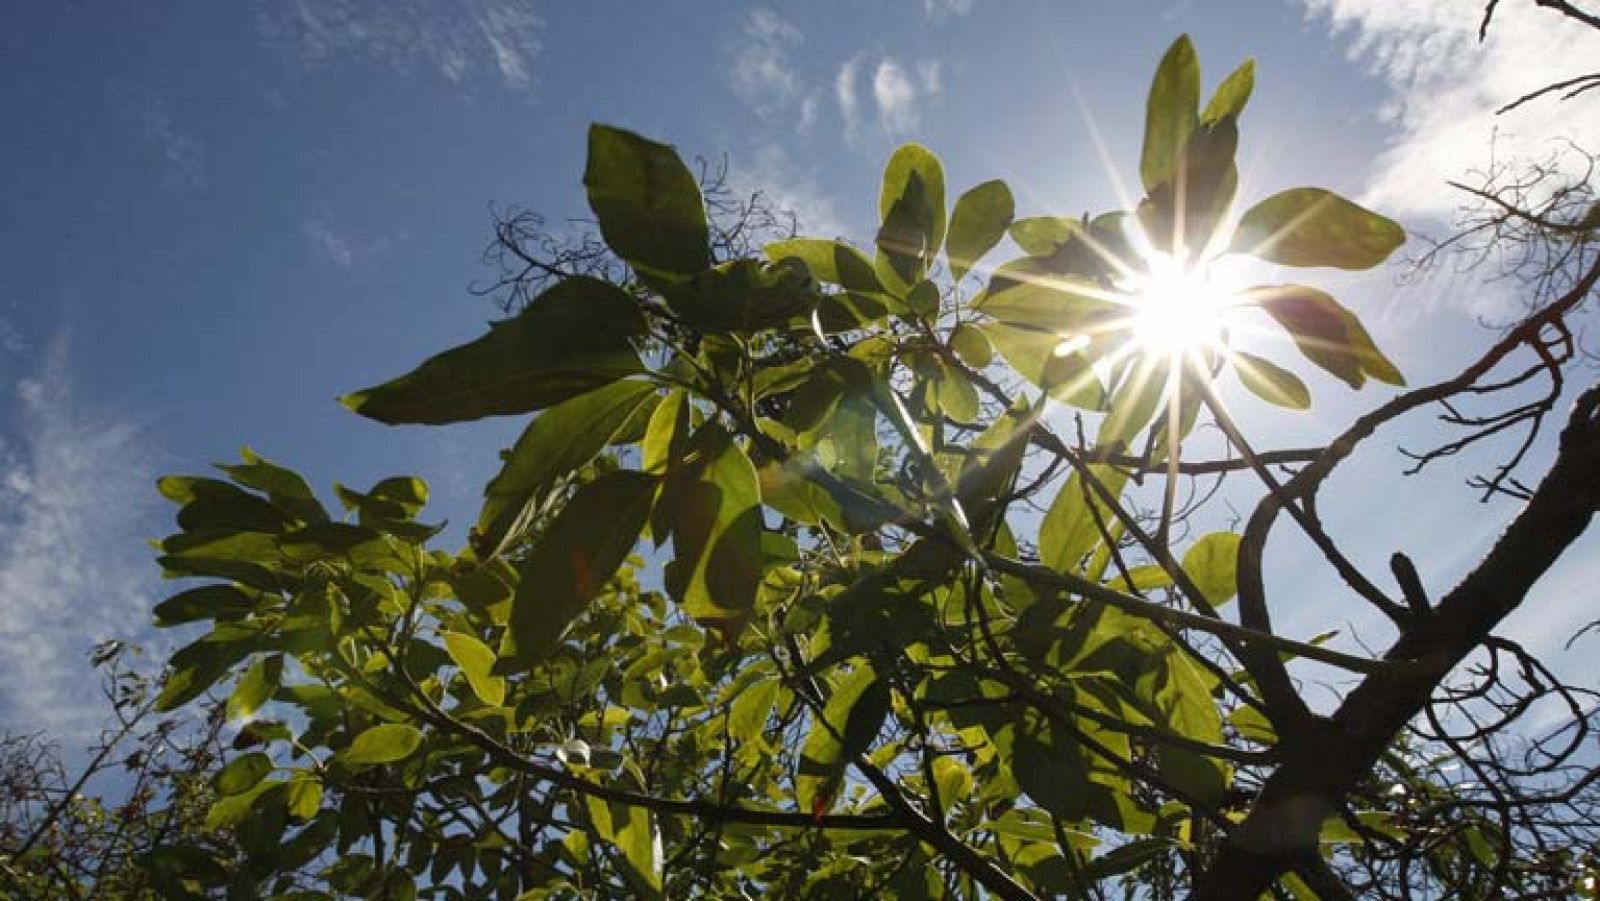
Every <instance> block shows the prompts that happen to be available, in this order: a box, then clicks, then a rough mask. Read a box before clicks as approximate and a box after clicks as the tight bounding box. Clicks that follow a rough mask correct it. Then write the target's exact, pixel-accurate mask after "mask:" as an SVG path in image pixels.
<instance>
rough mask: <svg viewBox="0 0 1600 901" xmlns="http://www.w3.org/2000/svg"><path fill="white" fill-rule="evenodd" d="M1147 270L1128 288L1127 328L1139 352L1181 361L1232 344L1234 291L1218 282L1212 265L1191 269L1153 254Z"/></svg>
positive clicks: (1136, 277)
mask: <svg viewBox="0 0 1600 901" xmlns="http://www.w3.org/2000/svg"><path fill="white" fill-rule="evenodd" d="M1148 262H1149V267H1148V269H1147V271H1146V272H1142V273H1139V274H1138V275H1137V276H1135V277H1134V278H1132V279H1131V280H1130V282H1129V283H1128V284H1127V285H1126V286H1125V289H1126V295H1125V296H1126V300H1125V304H1126V306H1128V308H1129V312H1128V316H1127V320H1126V327H1127V328H1128V330H1129V331H1130V332H1131V333H1132V336H1133V340H1134V343H1135V345H1136V346H1137V350H1138V352H1141V353H1144V354H1146V355H1149V356H1153V357H1166V358H1180V357H1186V356H1188V355H1189V354H1191V353H1192V352H1196V351H1205V350H1217V351H1220V350H1223V349H1224V348H1225V347H1226V346H1227V333H1228V327H1227V326H1228V323H1227V312H1228V308H1229V307H1230V306H1231V305H1232V300H1233V298H1232V293H1231V292H1229V291H1227V290H1224V289H1222V288H1221V287H1220V286H1218V285H1217V284H1216V281H1215V278H1214V276H1213V273H1212V272H1211V270H1210V268H1209V267H1205V266H1198V267H1189V266H1185V265H1183V264H1182V262H1181V261H1178V260H1175V259H1173V258H1171V257H1167V256H1164V255H1152V256H1151V258H1150V259H1149V261H1148Z"/></svg>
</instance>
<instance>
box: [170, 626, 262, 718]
mask: <svg viewBox="0 0 1600 901" xmlns="http://www.w3.org/2000/svg"><path fill="white" fill-rule="evenodd" d="M251 649H252V646H251V643H250V642H219V641H210V640H208V639H206V638H202V639H200V640H198V641H195V642H193V643H191V644H188V645H185V646H184V647H183V648H181V649H179V650H178V651H177V652H176V653H174V654H173V655H172V658H171V660H170V661H169V662H168V665H169V666H170V667H171V668H172V672H171V674H170V675H168V676H167V679H166V681H165V682H164V683H163V684H162V687H161V693H160V694H159V695H157V696H156V701H155V707H156V710H157V712H160V713H166V712H167V711H169V710H176V709H177V708H179V707H182V706H183V705H184V704H187V703H189V702H190V701H192V700H194V699H195V698H197V697H199V696H200V695H201V694H203V693H204V692H205V691H206V689H208V688H210V687H211V686H213V685H215V684H216V683H217V681H218V680H219V679H221V678H222V677H223V676H225V675H227V673H228V670H230V669H232V668H233V665H234V664H236V663H238V662H239V661H240V660H242V659H244V657H245V656H246V655H248V654H249V653H250V651H251Z"/></svg>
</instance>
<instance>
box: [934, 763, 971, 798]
mask: <svg viewBox="0 0 1600 901" xmlns="http://www.w3.org/2000/svg"><path fill="white" fill-rule="evenodd" d="M933 780H934V783H935V784H936V785H937V786H938V788H939V798H940V800H942V801H943V802H944V803H945V806H946V807H949V806H951V805H954V804H955V803H956V802H957V801H965V800H967V798H968V797H969V796H970V795H971V794H972V772H971V771H970V770H968V769H967V767H966V765H965V764H963V763H962V762H961V761H960V760H959V759H958V758H956V757H953V756H950V755H941V756H939V757H937V758H935V759H934V761H933Z"/></svg>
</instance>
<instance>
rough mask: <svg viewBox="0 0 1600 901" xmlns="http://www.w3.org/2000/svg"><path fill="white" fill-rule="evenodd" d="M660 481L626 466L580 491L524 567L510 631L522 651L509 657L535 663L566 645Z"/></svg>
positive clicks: (640, 524) (634, 539)
mask: <svg viewBox="0 0 1600 901" xmlns="http://www.w3.org/2000/svg"><path fill="white" fill-rule="evenodd" d="M657 484H658V480H657V479H656V478H655V477H654V476H650V475H646V474H645V473H641V472H633V471H630V470H621V471H617V472H612V473H608V474H606V475H604V476H601V477H600V478H598V479H595V480H594V481H593V482H589V483H588V484H586V485H583V486H581V487H580V488H578V490H577V491H576V492H575V493H574V494H573V495H572V498H571V499H570V500H568V501H567V504H566V506H565V507H563V508H562V510H561V512H560V514H558V515H557V516H556V518H555V520H554V522H552V523H551V524H550V525H549V527H548V528H547V529H546V530H545V531H544V533H543V534H541V535H540V536H539V539H538V540H537V541H536V542H535V543H534V545H533V548H532V549H531V550H530V552H529V554H528V557H527V558H526V559H525V560H523V561H522V562H521V563H520V564H519V565H518V569H519V570H520V572H521V579H520V580H519V581H518V583H517V592H516V595H515V597H514V598H513V600H512V603H511V632H510V635H511V640H512V643H513V645H514V651H515V653H514V654H502V656H506V657H512V658H513V659H514V660H515V661H516V663H517V664H518V665H528V664H532V663H536V662H538V661H541V660H544V659H546V658H547V657H548V655H549V654H550V653H551V652H552V651H554V650H555V649H556V647H558V646H559V645H560V643H561V637H562V634H563V633H564V632H565V631H566V628H567V626H568V625H570V624H571V622H572V620H573V619H574V618H575V617H577V615H578V614H579V613H581V612H583V609H584V607H585V606H586V605H587V604H588V603H589V601H591V600H592V599H593V598H594V597H595V596H596V595H598V594H599V593H600V591H601V590H602V589H603V588H604V587H605V585H606V583H607V582H608V581H610V580H611V577H612V576H613V575H615V574H616V572H617V568H618V567H620V566H621V565H622V561H623V560H624V559H625V558H626V557H627V556H628V554H629V553H631V552H632V551H633V548H634V545H635V544H637V543H638V541H639V533H640V532H642V531H643V530H644V524H645V520H646V519H647V518H648V517H649V515H650V507H651V504H652V503H653V501H654V500H655V494H656V486H657Z"/></svg>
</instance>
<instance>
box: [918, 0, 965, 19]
mask: <svg viewBox="0 0 1600 901" xmlns="http://www.w3.org/2000/svg"><path fill="white" fill-rule="evenodd" d="M974 3H975V0H922V11H923V12H924V13H926V14H927V16H928V18H930V19H943V18H946V17H950V16H956V17H959V16H965V15H967V14H969V13H971V12H972V7H973V5H974Z"/></svg>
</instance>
